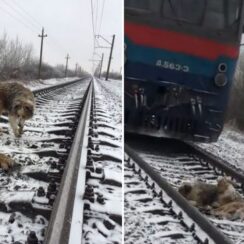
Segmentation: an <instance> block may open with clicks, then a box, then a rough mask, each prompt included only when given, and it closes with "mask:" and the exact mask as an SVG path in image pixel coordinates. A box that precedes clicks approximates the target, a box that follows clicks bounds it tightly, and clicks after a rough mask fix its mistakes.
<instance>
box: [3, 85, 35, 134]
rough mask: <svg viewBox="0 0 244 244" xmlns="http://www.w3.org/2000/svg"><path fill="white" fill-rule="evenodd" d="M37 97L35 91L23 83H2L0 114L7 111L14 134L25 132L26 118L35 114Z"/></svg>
mask: <svg viewBox="0 0 244 244" xmlns="http://www.w3.org/2000/svg"><path fill="white" fill-rule="evenodd" d="M34 107H35V99H34V95H33V93H32V92H31V91H30V90H29V89H28V88H26V87H24V86H23V85H21V84H19V83H17V82H14V83H4V82H2V83H0V116H1V115H2V113H4V112H5V113H7V114H8V117H9V123H10V125H11V127H12V130H13V132H14V135H15V136H16V137H20V136H21V135H22V134H23V128H24V123H25V120H27V119H30V118H31V117H32V116H33V114H34Z"/></svg>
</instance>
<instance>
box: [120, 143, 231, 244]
mask: <svg viewBox="0 0 244 244" xmlns="http://www.w3.org/2000/svg"><path fill="white" fill-rule="evenodd" d="M124 149H125V152H126V153H127V155H128V156H129V157H130V158H131V159H132V160H133V161H134V162H135V163H136V164H137V165H138V166H139V167H140V168H141V169H142V170H143V171H144V172H145V173H146V174H147V175H148V176H149V177H150V178H151V179H152V180H153V181H154V182H156V183H157V185H158V186H159V187H160V188H161V189H162V190H163V191H165V192H166V194H168V196H169V197H171V198H172V199H173V201H175V203H176V204H177V205H178V206H179V207H180V208H181V209H182V210H183V211H184V212H185V213H186V214H187V215H188V216H189V217H190V218H191V219H192V220H193V221H195V222H196V223H197V225H198V226H199V227H200V228H201V229H202V230H203V231H204V232H205V233H206V234H207V235H208V236H209V237H210V238H211V239H212V240H213V241H214V242H215V243H221V244H231V243H232V242H231V241H230V240H229V239H228V238H227V237H226V236H225V235H224V234H223V233H221V232H220V231H219V230H218V229H217V228H216V227H215V226H214V225H213V224H211V223H210V222H209V221H208V220H207V218H205V217H204V216H203V215H202V214H201V213H200V212H199V211H198V210H197V209H195V208H194V207H193V206H191V205H190V204H189V203H188V202H187V200H185V199H184V197H182V196H181V195H180V194H179V193H178V192H177V191H176V190H175V189H174V188H173V187H171V186H170V184H169V183H168V182H167V181H166V180H165V179H164V178H163V177H161V176H160V175H159V174H158V173H157V172H156V171H155V170H154V169H153V168H152V167H151V166H150V165H149V164H147V163H146V162H145V161H144V160H143V159H142V158H141V157H140V156H138V154H137V153H136V152H135V151H134V150H133V149H132V148H131V147H130V146H128V145H127V144H125V147H124Z"/></svg>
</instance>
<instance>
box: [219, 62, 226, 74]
mask: <svg viewBox="0 0 244 244" xmlns="http://www.w3.org/2000/svg"><path fill="white" fill-rule="evenodd" d="M218 71H219V72H220V73H225V72H226V71H227V64H225V63H220V64H219V66H218Z"/></svg>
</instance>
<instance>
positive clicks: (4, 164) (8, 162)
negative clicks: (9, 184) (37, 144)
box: [0, 153, 14, 171]
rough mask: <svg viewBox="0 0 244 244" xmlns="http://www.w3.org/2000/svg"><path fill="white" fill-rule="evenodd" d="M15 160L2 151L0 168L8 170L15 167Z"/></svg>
mask: <svg viewBox="0 0 244 244" xmlns="http://www.w3.org/2000/svg"><path fill="white" fill-rule="evenodd" d="M13 164H14V161H13V159H11V158H10V157H9V156H7V155H4V154H2V153H0V168H2V169H3V170H5V171H7V170H9V169H10V168H12V167H13Z"/></svg>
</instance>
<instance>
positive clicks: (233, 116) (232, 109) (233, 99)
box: [226, 53, 244, 130]
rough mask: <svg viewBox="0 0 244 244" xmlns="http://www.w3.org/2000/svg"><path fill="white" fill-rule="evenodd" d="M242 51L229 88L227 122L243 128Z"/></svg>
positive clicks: (243, 65) (243, 60) (243, 82)
mask: <svg viewBox="0 0 244 244" xmlns="http://www.w3.org/2000/svg"><path fill="white" fill-rule="evenodd" d="M242 106H244V53H241V54H240V58H239V62H238V65H237V69H236V73H235V78H234V84H233V86H232V89H231V94H230V101H229V106H228V112H227V118H226V119H227V123H229V124H232V125H234V126H235V127H236V128H237V129H240V130H244V108H243V107H242Z"/></svg>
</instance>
